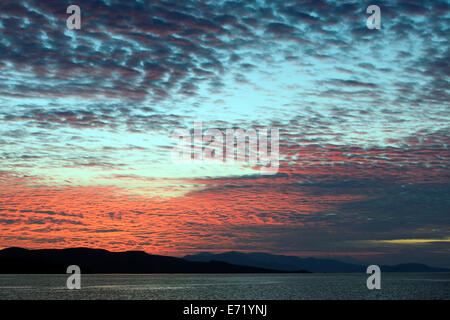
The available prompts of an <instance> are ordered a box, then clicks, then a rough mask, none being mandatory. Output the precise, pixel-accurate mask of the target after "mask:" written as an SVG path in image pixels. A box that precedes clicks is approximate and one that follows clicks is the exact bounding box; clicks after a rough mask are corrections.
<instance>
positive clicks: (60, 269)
mask: <svg viewBox="0 0 450 320" xmlns="http://www.w3.org/2000/svg"><path fill="white" fill-rule="evenodd" d="M69 265H78V266H79V267H80V269H81V272H82V273H282V272H286V271H280V270H273V269H269V268H260V267H251V266H241V265H235V264H230V263H227V262H222V261H208V262H194V261H187V260H185V259H181V258H175V257H169V256H160V255H152V254H148V253H145V252H143V251H126V252H110V251H107V250H102V249H88V248H72V249H40V250H28V249H23V248H7V249H3V250H0V273H12V274H24V273H29V274H40V273H42V274H51V273H55V274H59V273H66V270H67V267H68V266H69ZM291 272H307V271H295V270H291Z"/></svg>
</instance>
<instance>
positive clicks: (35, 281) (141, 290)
mask: <svg viewBox="0 0 450 320" xmlns="http://www.w3.org/2000/svg"><path fill="white" fill-rule="evenodd" d="M368 276H369V275H368V274H365V273H340V274H339V273H328V274H323V273H312V274H82V275H81V289H79V290H77V289H72V290H69V289H68V288H67V285H66V282H67V278H68V277H69V275H64V274H62V275H61V274H54V275H52V274H50V275H49V274H33V275H22V274H20V275H18V274H1V275H0V300H16V299H27V300H30V299H31V300H54V299H57V300H60V299H63V300H100V299H101V300H105V299H106V300H110V299H113V300H129V299H131V300H216V299H218V300H340V299H345V300H415V299H426V300H431V299H445V300H448V299H450V273H382V275H381V289H373V290H369V289H368V288H367V285H366V281H367V278H368Z"/></svg>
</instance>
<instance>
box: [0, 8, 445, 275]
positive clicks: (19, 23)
mask: <svg viewBox="0 0 450 320" xmlns="http://www.w3.org/2000/svg"><path fill="white" fill-rule="evenodd" d="M71 4H77V5H79V6H80V8H81V29H80V30H68V28H67V27H66V19H67V18H68V17H69V16H70V15H69V14H67V13H66V9H67V7H68V6H69V5H71ZM371 4H377V5H378V6H379V7H380V8H381V29H380V30H376V29H374V30H369V29H368V28H367V26H366V19H367V17H368V16H369V14H367V13H366V8H367V7H368V6H369V5H371ZM449 26H450V11H449V2H448V1H427V0H422V1H378V2H375V1H370V2H369V1H326V0H320V1H291V0H282V1H281V0H280V1H278V0H246V1H219V0H217V1H216V0H214V1H213V0H212V1H202V0H179V1H173V0H171V1H160V0H155V1H131V0H130V1H113V0H111V1H108V0H104V1H101V0H93V1H87V0H80V1H77V2H73V1H72V0H70V1H61V0H24V1H20V3H19V2H18V1H12V0H2V1H1V3H0V133H1V135H0V248H4V247H10V246H20V247H25V248H66V247H80V246H82V247H92V248H103V249H108V250H112V251H123V250H144V251H146V252H149V253H155V254H166V255H175V256H183V255H185V254H191V253H196V252H202V251H210V252H223V251H230V250H235V251H245V252H254V251H263V252H270V253H274V254H287V255H298V256H305V257H307V256H314V257H333V258H342V259H344V257H345V258H347V257H351V258H354V259H357V260H359V261H362V262H364V263H379V264H394V263H404V262H420V263H426V264H430V265H433V266H442V267H450V170H449V162H450V151H449V145H450V126H449V123H450V122H449V121H450V103H449V101H450V99H449V97H450V93H449V88H450V87H449V74H450V72H449V71H450V68H449V61H450V46H449V34H450V31H449ZM194 121H197V122H199V121H201V122H202V123H203V127H204V129H208V128H211V129H212V128H217V129H221V130H225V129H230V128H242V129H244V130H247V129H250V128H278V129H279V132H280V168H279V172H278V174H276V175H261V174H260V171H259V170H258V168H255V167H252V166H249V165H246V164H245V163H238V164H231V165H230V164H222V163H216V164H211V163H205V162H200V161H194V162H193V163H190V164H176V163H173V161H172V159H171V149H172V147H173V146H174V144H175V141H174V140H173V139H171V136H172V133H173V132H174V130H176V129H178V128H185V129H188V130H191V129H192V128H193V123H194Z"/></svg>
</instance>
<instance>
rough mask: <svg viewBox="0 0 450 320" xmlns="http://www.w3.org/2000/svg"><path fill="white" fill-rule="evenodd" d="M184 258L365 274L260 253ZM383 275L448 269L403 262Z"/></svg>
mask: <svg viewBox="0 0 450 320" xmlns="http://www.w3.org/2000/svg"><path fill="white" fill-rule="evenodd" d="M184 259H186V260H189V261H196V262H200V261H201V262H207V261H213V260H214V261H222V262H227V263H232V264H239V265H244V266H251V267H259V268H268V269H275V270H283V271H287V270H309V271H311V272H330V273H339V272H366V269H367V266H368V265H362V264H353V263H347V262H341V261H337V260H332V259H318V258H300V257H296V256H284V255H273V254H268V253H262V252H254V253H243V252H236V251H230V252H225V253H220V254H213V253H209V252H204V253H199V254H196V255H187V256H185V257H184ZM380 269H381V271H385V272H450V269H443V268H434V267H429V266H427V265H424V264H419V263H406V264H398V265H394V266H385V265H381V266H380Z"/></svg>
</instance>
